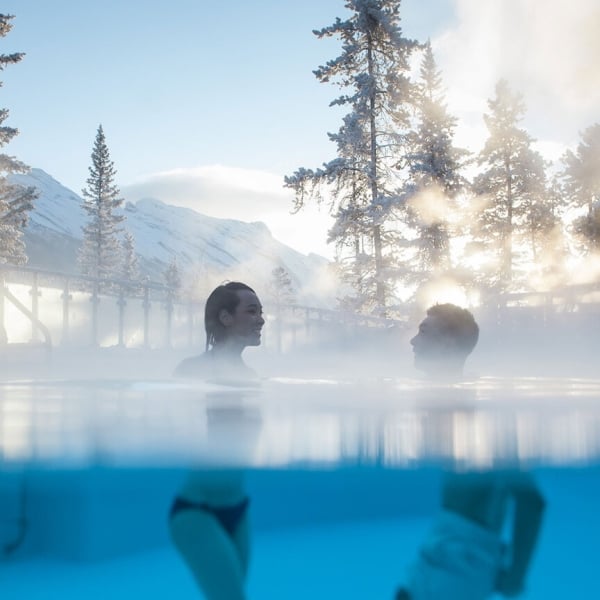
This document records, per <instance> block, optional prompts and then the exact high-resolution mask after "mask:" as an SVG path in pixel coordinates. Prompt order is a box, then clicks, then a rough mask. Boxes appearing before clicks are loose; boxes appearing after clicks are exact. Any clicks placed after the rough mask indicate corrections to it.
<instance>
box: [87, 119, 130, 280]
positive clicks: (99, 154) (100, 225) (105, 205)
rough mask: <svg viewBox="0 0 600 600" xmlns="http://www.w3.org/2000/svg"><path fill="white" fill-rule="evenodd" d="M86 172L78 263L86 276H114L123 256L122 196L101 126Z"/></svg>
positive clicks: (117, 272)
mask: <svg viewBox="0 0 600 600" xmlns="http://www.w3.org/2000/svg"><path fill="white" fill-rule="evenodd" d="M89 172H90V176H89V177H88V179H87V187H86V188H84V189H83V192H82V193H83V198H84V202H83V208H84V209H85V211H86V212H87V214H88V216H89V220H88V222H87V223H86V224H85V225H84V226H83V241H82V244H81V249H80V252H79V264H80V267H81V270H82V272H83V273H84V274H86V275H90V276H92V277H97V278H101V279H104V278H111V277H112V278H117V277H119V266H120V264H121V256H122V253H121V244H120V241H119V240H120V233H121V223H122V222H123V220H124V219H125V216H124V215H122V214H119V210H120V209H121V207H122V205H123V199H122V198H121V197H120V192H119V188H118V187H117V186H116V185H115V183H114V180H115V175H116V170H115V167H114V163H113V162H112V161H111V160H110V154H109V151H108V146H107V145H106V138H105V137H104V131H103V129H102V125H100V126H99V127H98V131H97V133H96V139H95V142H94V149H93V151H92V166H91V167H90V168H89Z"/></svg>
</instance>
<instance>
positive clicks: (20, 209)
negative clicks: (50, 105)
mask: <svg viewBox="0 0 600 600" xmlns="http://www.w3.org/2000/svg"><path fill="white" fill-rule="evenodd" d="M13 18H14V16H13V15H4V14H0V37H4V36H6V35H7V34H8V33H9V31H10V30H11V29H12V23H11V20H12V19H13ZM23 56H25V55H24V54H23V53H22V52H15V53H12V54H1V55H0V71H2V70H4V68H5V67H6V66H7V65H11V64H15V63H18V62H19V61H20V60H21V59H22V58H23ZM1 86H2V83H1V82H0V87H1ZM7 117H8V110H7V109H0V148H1V147H3V146H5V145H6V144H8V143H9V142H10V140H12V139H13V138H14V137H15V136H16V135H17V134H18V133H19V132H18V130H17V129H15V128H14V127H7V126H6V125H3V123H4V122H5V121H6V119H7ZM28 170H29V168H28V167H27V166H26V165H24V164H23V163H22V162H20V161H18V160H17V159H15V158H14V157H12V156H8V155H6V154H0V264H2V263H12V264H23V263H26V262H27V256H26V253H25V244H24V242H23V231H24V229H25V227H26V225H27V219H28V213H29V211H30V210H31V209H32V208H33V201H34V200H35V199H36V197H37V192H36V191H35V189H34V188H33V187H24V186H20V185H16V184H14V183H10V182H9V181H8V175H9V174H11V173H25V172H27V171H28Z"/></svg>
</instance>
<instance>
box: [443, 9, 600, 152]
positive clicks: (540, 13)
mask: <svg viewBox="0 0 600 600" xmlns="http://www.w3.org/2000/svg"><path fill="white" fill-rule="evenodd" d="M598 31H600V3H599V2H598V0H569V2H565V1H564V0H545V1H544V2H540V1H539V0H486V1H485V2H481V1H476V0H456V20H455V22H454V24H453V25H452V26H451V28H450V29H448V30H447V31H445V32H444V33H443V34H442V35H440V36H439V37H438V38H437V39H435V40H433V46H434V50H435V53H436V57H437V60H438V63H439V66H440V68H441V69H442V71H443V74H444V80H445V84H446V86H447V88H448V101H449V105H450V109H451V110H452V111H453V112H454V114H456V115H457V116H459V117H460V118H461V119H465V120H466V123H467V128H468V129H466V130H465V132H463V138H464V140H465V141H470V142H473V141H475V140H477V139H481V134H482V133H483V134H485V128H484V125H483V119H482V113H483V112H485V111H487V106H486V104H485V100H484V99H488V98H491V97H493V95H494V86H495V84H496V82H497V81H498V79H499V78H501V77H502V78H505V79H507V80H508V82H509V84H510V85H511V87H512V88H513V89H514V90H517V91H519V92H522V93H523V94H524V96H525V102H526V105H527V108H528V114H527V117H526V126H527V128H528V129H529V130H530V131H531V132H532V134H533V135H534V137H537V138H539V139H540V141H542V142H544V143H551V142H555V143H556V142H561V143H562V144H571V143H573V142H574V141H576V140H577V138H578V134H579V132H580V131H581V130H583V129H584V128H586V127H588V126H589V125H591V124H592V123H594V122H595V121H598V119H599V118H600V112H599V110H598V107H599V106H600V70H598V67H597V61H598V57H599V56H600V36H599V35H598ZM459 90H460V91H459ZM463 143H464V142H463Z"/></svg>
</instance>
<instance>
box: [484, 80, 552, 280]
mask: <svg viewBox="0 0 600 600" xmlns="http://www.w3.org/2000/svg"><path fill="white" fill-rule="evenodd" d="M488 107H489V111H490V112H489V113H488V114H486V115H484V120H485V124H486V126H487V129H488V132H489V137H488V138H487V140H486V142H485V145H484V148H483V150H482V151H481V152H480V154H479V157H478V162H479V165H480V166H482V167H483V169H484V170H483V172H481V173H480V174H479V175H478V176H477V177H476V178H475V180H474V182H473V189H474V191H475V193H476V194H477V195H478V196H479V198H480V199H483V200H484V204H483V206H482V210H481V212H480V220H479V223H477V230H476V231H475V232H474V237H475V238H478V239H480V240H482V241H483V242H485V244H486V247H487V248H489V249H490V250H491V251H493V252H494V253H496V254H497V257H498V258H499V267H498V268H497V269H496V270H495V273H494V274H492V279H493V281H492V282H493V283H494V284H500V285H501V286H506V285H508V284H510V282H511V281H512V279H513V266H514V260H515V247H514V241H515V233H519V234H521V235H523V236H525V235H527V233H529V232H530V231H531V229H532V228H534V229H535V224H536V223H538V222H539V220H540V219H541V218H545V217H543V215H545V210H544V204H545V198H546V175H545V164H544V160H543V159H542V156H541V155H540V154H539V152H536V151H535V150H533V148H532V147H531V145H532V142H533V139H532V138H531V136H530V135H529V134H528V133H527V132H526V131H525V130H524V129H521V128H519V126H518V125H519V122H520V121H521V120H522V118H523V116H524V114H525V103H524V101H523V98H522V96H521V94H518V93H514V92H513V91H512V90H511V89H510V87H509V85H508V83H507V82H506V81H505V80H500V81H499V82H498V83H497V85H496V95H495V98H493V99H491V100H489V101H488ZM538 209H539V210H538Z"/></svg>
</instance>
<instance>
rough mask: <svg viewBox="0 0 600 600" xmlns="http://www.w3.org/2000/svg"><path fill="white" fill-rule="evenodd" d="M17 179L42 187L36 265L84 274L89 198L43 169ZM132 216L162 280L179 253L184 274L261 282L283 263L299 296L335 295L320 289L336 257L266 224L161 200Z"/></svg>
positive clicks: (139, 247) (129, 223)
mask: <svg viewBox="0 0 600 600" xmlns="http://www.w3.org/2000/svg"><path fill="white" fill-rule="evenodd" d="M11 179H12V180H13V181H15V182H18V183H20V184H22V185H28V186H29V185H30V186H34V187H35V188H36V189H37V190H38V191H39V198H38V199H37V200H36V202H35V208H34V210H33V211H32V212H31V213H30V220H29V225H28V228H27V231H26V243H27V248H28V253H29V256H30V262H29V264H30V266H38V267H41V268H45V269H55V270H61V271H70V272H77V266H76V262H75V259H76V255H77V248H78V245H79V242H80V240H81V237H82V226H83V224H84V223H85V222H86V220H87V215H86V213H85V211H84V210H83V208H82V199H81V197H80V196H78V195H77V194H75V193H74V192H72V191H71V190H69V189H67V188H65V187H64V186H62V185H61V184H60V183H59V182H58V181H56V180H55V179H53V178H52V177H51V176H50V175H48V174H47V173H45V172H44V171H42V170H41V169H32V170H31V171H30V172H29V173H27V174H25V175H13V176H11ZM124 214H125V216H126V221H125V223H124V226H125V228H126V229H127V230H128V231H129V232H131V234H132V235H133V237H134V239H135V247H136V251H137V253H138V255H139V257H140V266H141V269H142V271H143V272H144V274H147V275H148V276H149V277H150V278H151V279H152V280H154V281H160V279H161V273H162V271H163V270H164V269H165V268H166V266H167V265H168V264H169V262H170V261H171V260H172V258H173V257H176V259H177V264H178V266H179V268H180V271H181V272H182V274H183V275H184V277H185V274H186V273H187V272H189V273H199V272H204V273H207V277H209V279H210V280H214V281H216V282H217V283H218V282H220V281H222V280H224V279H234V278H238V279H242V280H244V281H248V282H249V283H250V282H252V283H253V284H254V285H256V286H257V287H260V288H264V287H265V286H266V285H267V284H268V281H269V279H270V277H271V272H272V271H273V269H274V268H275V267H277V266H283V267H284V268H285V269H286V270H287V271H288V273H289V274H290V276H291V278H292V280H293V284H294V287H295V289H296V290H297V291H298V301H300V302H307V303H308V302H310V303H311V304H314V303H317V304H323V303H328V302H329V300H330V298H328V297H327V296H328V294H325V295H324V294H323V293H321V292H319V291H318V289H320V288H321V286H320V285H319V282H320V281H322V280H323V279H324V278H326V277H327V275H326V274H325V271H326V267H327V264H328V261H327V260H326V259H325V258H323V257H320V256H317V255H314V254H311V255H308V256H306V255H304V254H301V253H300V252H297V251H295V250H293V249H292V248H290V247H289V246H286V245H285V244H283V243H281V242H279V241H277V240H276V239H274V238H273V236H272V235H271V232H270V231H269V229H268V228H267V226H266V225H265V224H264V223H261V222H254V223H245V222H242V221H237V220H233V219H217V218H213V217H208V216H206V215H202V214H200V213H198V212H196V211H193V210H191V209H189V208H181V207H177V206H172V205H168V204H165V203H163V202H161V201H158V200H154V199H144V200H140V201H138V202H137V203H135V204H132V203H126V205H125V209H124Z"/></svg>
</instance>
